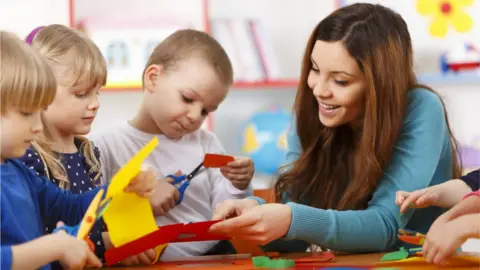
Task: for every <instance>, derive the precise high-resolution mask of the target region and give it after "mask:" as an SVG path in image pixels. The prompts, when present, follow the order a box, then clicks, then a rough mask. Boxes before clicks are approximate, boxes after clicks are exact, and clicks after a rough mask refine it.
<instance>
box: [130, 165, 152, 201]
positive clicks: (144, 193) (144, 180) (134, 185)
mask: <svg viewBox="0 0 480 270" xmlns="http://www.w3.org/2000/svg"><path fill="white" fill-rule="evenodd" d="M156 185H157V177H156V173H155V170H154V169H153V168H152V167H151V166H148V165H142V168H141V169H140V172H139V173H138V174H137V175H136V176H135V177H134V178H133V179H132V181H130V183H129V184H128V186H127V187H126V188H125V192H135V193H137V194H138V195H139V196H141V197H147V198H148V197H150V196H152V195H153V193H154V192H155V187H156Z"/></svg>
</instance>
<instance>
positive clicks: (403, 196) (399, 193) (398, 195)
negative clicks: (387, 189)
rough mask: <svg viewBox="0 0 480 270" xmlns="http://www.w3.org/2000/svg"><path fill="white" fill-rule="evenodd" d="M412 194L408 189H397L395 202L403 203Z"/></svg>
mask: <svg viewBox="0 0 480 270" xmlns="http://www.w3.org/2000/svg"><path fill="white" fill-rule="evenodd" d="M409 195H410V192H406V191H397V193H395V203H396V204H397V205H399V206H400V205H402V203H403V202H404V201H405V199H406V198H407V197H408V196H409Z"/></svg>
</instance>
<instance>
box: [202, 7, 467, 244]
mask: <svg viewBox="0 0 480 270" xmlns="http://www.w3.org/2000/svg"><path fill="white" fill-rule="evenodd" d="M412 54H413V53H412V44H411V39H410V35H409V32H408V29H407V25H406V23H405V21H404V20H403V19H402V18H401V16H400V15H398V14H397V13H395V12H393V11H392V10H390V9H388V8H386V7H383V6H380V5H372V4H354V5H350V6H347V7H344V8H342V9H339V10H337V11H335V12H333V13H332V14H330V15H329V16H328V17H326V18H325V19H324V20H323V21H321V22H320V23H319V24H318V25H317V27H315V29H314V30H313V32H312V34H311V37H310V39H309V41H308V44H307V48H306V51H305V56H304V58H303V66H302V67H303V68H302V73H301V78H300V85H299V89H298V93H297V96H296V100H295V107H294V112H295V115H296V121H295V122H296V125H295V128H293V129H292V130H291V131H290V133H289V136H288V148H289V150H288V153H287V161H288V163H289V164H290V165H289V167H288V168H287V170H286V171H284V172H283V173H282V174H281V175H280V177H279V179H278V181H277V183H276V185H275V190H276V194H277V201H278V202H282V204H280V203H278V204H265V202H264V201H263V200H262V199H260V198H248V199H244V200H233V201H226V202H224V203H223V204H221V205H219V206H218V208H217V210H216V214H215V216H214V217H213V219H224V218H231V217H232V216H236V217H234V218H231V219H228V220H225V221H223V222H220V223H217V224H216V225H215V226H213V227H212V228H211V230H212V231H213V232H217V233H226V234H229V235H231V236H234V237H237V238H241V239H244V240H250V241H253V242H255V243H259V244H267V243H270V245H268V246H267V249H269V250H276V251H304V250H305V249H306V248H307V247H308V245H309V244H314V245H318V246H321V247H325V248H329V249H333V250H339V251H348V252H378V251H385V250H388V249H392V248H396V246H397V244H398V242H397V237H396V235H397V230H398V229H399V228H408V229H411V230H416V231H420V232H426V231H427V230H428V228H429V227H430V225H431V224H432V223H433V221H434V220H435V219H436V218H437V217H438V216H439V215H440V214H441V213H442V210H441V209H440V208H428V209H421V210H418V209H417V210H413V209H412V210H410V211H409V212H407V213H405V215H403V216H402V217H400V216H399V208H398V206H396V205H395V192H396V191H397V190H415V189H419V188H425V187H427V186H430V185H435V184H439V183H442V182H444V181H446V180H448V179H451V178H452V177H454V178H455V177H458V176H460V175H459V174H460V166H459V164H458V162H457V160H456V155H454V154H453V153H455V151H456V142H455V139H454V138H453V136H452V133H451V131H450V128H449V124H448V120H447V116H446V112H445V110H444V106H443V103H442V101H441V99H440V98H439V97H438V95H437V94H435V93H434V92H433V91H432V90H430V89H429V88H428V87H426V86H422V85H419V84H418V83H417V80H416V78H415V74H414V71H413V55H412ZM283 203H285V204H283ZM247 210H248V211H247ZM277 239H281V241H275V242H272V241H273V240H277ZM291 239H296V240H300V241H294V242H284V241H283V240H291ZM271 242H272V243H271Z"/></svg>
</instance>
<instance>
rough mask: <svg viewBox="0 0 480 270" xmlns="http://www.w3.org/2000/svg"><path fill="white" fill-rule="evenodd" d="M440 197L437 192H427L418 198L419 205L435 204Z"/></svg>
mask: <svg viewBox="0 0 480 270" xmlns="http://www.w3.org/2000/svg"><path fill="white" fill-rule="evenodd" d="M437 199H438V196H437V195H436V194H431V193H426V194H424V195H422V196H420V198H418V200H417V206H418V207H427V206H430V205H433V204H434V203H435V202H436V201H437Z"/></svg>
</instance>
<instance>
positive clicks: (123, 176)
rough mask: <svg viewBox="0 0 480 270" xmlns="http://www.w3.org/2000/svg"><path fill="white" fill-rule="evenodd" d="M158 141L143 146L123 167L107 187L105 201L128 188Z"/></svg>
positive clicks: (154, 139)
mask: <svg viewBox="0 0 480 270" xmlns="http://www.w3.org/2000/svg"><path fill="white" fill-rule="evenodd" d="M157 145H158V139H157V138H156V137H155V138H153V139H152V140H151V141H150V142H149V143H148V144H147V145H145V146H144V147H143V148H142V149H141V150H140V151H139V152H138V153H137V154H136V155H135V156H134V157H133V158H132V159H131V160H130V161H129V162H128V163H127V164H125V166H123V167H122V168H121V169H120V170H119V171H118V172H117V173H116V174H115V175H114V176H113V178H112V181H111V183H110V185H109V186H108V191H107V195H106V196H105V199H108V198H110V197H113V196H115V195H116V194H117V193H119V192H123V190H124V189H125V188H126V187H127V186H128V184H129V183H130V181H131V180H132V179H133V178H134V177H135V176H136V175H137V174H138V173H139V172H140V167H141V166H142V163H143V161H144V160H145V159H146V158H147V156H148V155H150V153H151V152H152V151H153V150H154V149H155V147H157Z"/></svg>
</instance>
